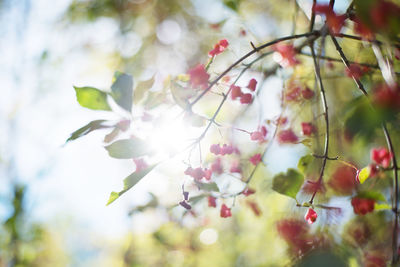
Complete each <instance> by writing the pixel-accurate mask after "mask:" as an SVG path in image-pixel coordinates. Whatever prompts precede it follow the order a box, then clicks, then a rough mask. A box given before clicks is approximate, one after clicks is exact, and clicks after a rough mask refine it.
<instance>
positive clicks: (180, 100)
mask: <svg viewBox="0 0 400 267" xmlns="http://www.w3.org/2000/svg"><path fill="white" fill-rule="evenodd" d="M170 90H171V94H172V98H173V99H174V101H175V102H176V104H178V106H180V107H181V108H182V109H187V107H188V104H189V100H188V99H189V98H190V97H192V96H193V90H189V89H187V88H184V87H182V86H181V85H179V84H178V83H176V82H174V81H171V83H170Z"/></svg>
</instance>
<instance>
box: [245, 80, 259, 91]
mask: <svg viewBox="0 0 400 267" xmlns="http://www.w3.org/2000/svg"><path fill="white" fill-rule="evenodd" d="M256 87H257V80H256V79H254V78H253V79H251V80H250V81H249V84H248V85H247V88H249V89H250V90H251V91H253V92H254V91H255V90H256Z"/></svg>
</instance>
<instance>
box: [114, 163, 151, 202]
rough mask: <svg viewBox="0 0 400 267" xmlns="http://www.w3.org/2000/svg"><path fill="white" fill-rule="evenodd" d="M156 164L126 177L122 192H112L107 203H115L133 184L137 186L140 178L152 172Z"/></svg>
mask: <svg viewBox="0 0 400 267" xmlns="http://www.w3.org/2000/svg"><path fill="white" fill-rule="evenodd" d="M155 166H156V164H154V165H152V166H150V167H148V168H146V169H144V170H141V171H139V172H134V173H132V174H131V175H129V176H128V177H126V178H125V179H124V188H123V189H122V190H121V191H120V192H114V191H113V192H111V194H110V197H109V199H108V201H107V205H110V204H111V203H113V202H114V201H115V200H116V199H118V198H119V197H120V196H121V195H123V194H124V193H125V192H126V191H128V190H129V189H131V188H132V187H133V186H135V185H136V184H137V183H138V182H139V181H140V180H142V178H143V177H145V176H146V175H147V174H148V173H149V172H151V171H152V170H153V169H154V167H155Z"/></svg>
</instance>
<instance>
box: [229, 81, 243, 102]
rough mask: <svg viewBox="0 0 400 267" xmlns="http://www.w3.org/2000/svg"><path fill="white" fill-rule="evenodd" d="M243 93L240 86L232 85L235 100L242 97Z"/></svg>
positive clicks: (232, 95)
mask: <svg viewBox="0 0 400 267" xmlns="http://www.w3.org/2000/svg"><path fill="white" fill-rule="evenodd" d="M242 95H243V93H242V90H241V89H240V87H239V86H236V85H234V84H232V85H231V98H232V100H235V99H236V98H238V97H241V96H242Z"/></svg>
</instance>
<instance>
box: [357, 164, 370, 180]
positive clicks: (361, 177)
mask: <svg viewBox="0 0 400 267" xmlns="http://www.w3.org/2000/svg"><path fill="white" fill-rule="evenodd" d="M370 174H371V169H370V168H369V166H368V167H365V168H363V169H361V171H360V172H359V174H358V180H359V181H360V184H362V183H364V182H365V180H367V179H368V178H369V175H370Z"/></svg>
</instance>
